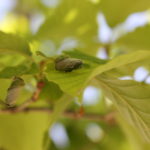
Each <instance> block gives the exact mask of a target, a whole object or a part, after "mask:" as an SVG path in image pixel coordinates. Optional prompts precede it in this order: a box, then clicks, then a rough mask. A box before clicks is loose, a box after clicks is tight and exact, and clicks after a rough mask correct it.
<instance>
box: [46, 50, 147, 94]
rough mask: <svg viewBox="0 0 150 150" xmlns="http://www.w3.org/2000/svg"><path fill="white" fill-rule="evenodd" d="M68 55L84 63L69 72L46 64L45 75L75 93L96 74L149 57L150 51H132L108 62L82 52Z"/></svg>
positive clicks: (62, 87) (67, 91)
mask: <svg viewBox="0 0 150 150" xmlns="http://www.w3.org/2000/svg"><path fill="white" fill-rule="evenodd" d="M78 53H79V52H78ZM67 54H69V52H67ZM70 55H71V56H72V57H73V56H74V57H76V58H80V59H81V60H82V61H83V63H84V65H83V67H82V68H81V69H78V70H75V71H72V72H69V73H66V72H59V71H56V70H55V67H54V63H53V64H49V65H48V69H47V73H46V76H47V78H48V80H49V81H53V82H55V83H57V84H58V85H59V86H60V88H61V89H62V90H63V91H65V92H66V93H69V94H71V95H76V94H77V93H78V92H80V91H81V89H83V88H84V87H85V86H86V84H87V83H88V82H89V81H90V80H92V79H93V78H94V77H96V76H97V75H99V74H101V73H103V72H105V71H109V70H111V69H114V68H117V67H121V66H124V65H127V64H131V63H135V62H138V61H140V60H144V59H146V58H149V57H150V52H149V51H138V52H133V53H130V54H126V55H122V56H119V57H116V58H114V59H112V60H110V61H108V62H107V61H103V60H99V61H97V58H95V60H93V59H94V57H92V59H91V56H89V57H88V55H85V56H84V57H83V54H82V53H81V54H78V56H76V55H72V52H70ZM80 55H81V56H80ZM87 59H88V61H87Z"/></svg>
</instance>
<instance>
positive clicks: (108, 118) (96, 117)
mask: <svg viewBox="0 0 150 150" xmlns="http://www.w3.org/2000/svg"><path fill="white" fill-rule="evenodd" d="M28 112H43V113H49V114H51V113H53V109H50V108H43V107H32V108H24V109H20V110H19V109H16V108H11V109H10V108H9V109H1V110H0V114H15V113H28ZM61 117H66V118H70V119H76V120H79V119H86V120H92V121H103V122H106V123H107V124H110V125H113V124H115V122H116V121H115V112H110V113H108V114H105V115H101V114H83V115H80V114H78V113H77V112H74V111H65V112H64V113H63V114H62V116H61Z"/></svg>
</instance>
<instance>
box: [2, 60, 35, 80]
mask: <svg viewBox="0 0 150 150" xmlns="http://www.w3.org/2000/svg"><path fill="white" fill-rule="evenodd" d="M37 72H38V67H37V66H36V64H34V63H32V64H27V63H26V64H21V65H18V66H14V67H6V68H4V69H3V70H1V71H0V78H12V77H14V76H22V75H27V74H36V73H37Z"/></svg>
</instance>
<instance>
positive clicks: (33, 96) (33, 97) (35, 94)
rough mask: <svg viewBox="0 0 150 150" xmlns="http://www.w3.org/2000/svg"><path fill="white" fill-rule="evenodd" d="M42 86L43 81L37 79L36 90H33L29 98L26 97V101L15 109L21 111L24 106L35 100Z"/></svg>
mask: <svg viewBox="0 0 150 150" xmlns="http://www.w3.org/2000/svg"><path fill="white" fill-rule="evenodd" d="M43 87H44V82H43V81H39V82H38V83H37V86H36V90H35V92H34V93H33V95H32V96H31V98H30V99H28V100H27V101H25V102H24V103H23V104H22V105H20V106H18V107H17V108H16V109H15V110H16V111H17V112H18V111H21V110H23V109H25V108H27V107H28V106H29V105H30V104H32V103H33V102H36V101H37V100H38V98H39V95H40V93H41V90H42V88H43Z"/></svg>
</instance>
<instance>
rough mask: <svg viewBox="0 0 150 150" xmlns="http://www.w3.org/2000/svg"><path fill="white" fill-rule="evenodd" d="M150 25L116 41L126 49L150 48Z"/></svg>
mask: <svg viewBox="0 0 150 150" xmlns="http://www.w3.org/2000/svg"><path fill="white" fill-rule="evenodd" d="M149 35H150V25H147V26H145V27H140V28H137V29H136V30H135V31H133V32H129V33H128V34H126V35H124V36H122V37H121V38H120V39H118V40H117V41H116V43H117V44H118V45H119V46H120V47H121V48H124V49H125V50H139V49H145V50H149V49H150V42H149Z"/></svg>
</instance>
